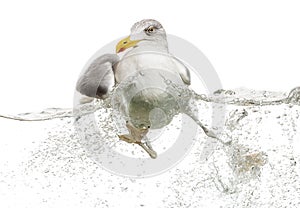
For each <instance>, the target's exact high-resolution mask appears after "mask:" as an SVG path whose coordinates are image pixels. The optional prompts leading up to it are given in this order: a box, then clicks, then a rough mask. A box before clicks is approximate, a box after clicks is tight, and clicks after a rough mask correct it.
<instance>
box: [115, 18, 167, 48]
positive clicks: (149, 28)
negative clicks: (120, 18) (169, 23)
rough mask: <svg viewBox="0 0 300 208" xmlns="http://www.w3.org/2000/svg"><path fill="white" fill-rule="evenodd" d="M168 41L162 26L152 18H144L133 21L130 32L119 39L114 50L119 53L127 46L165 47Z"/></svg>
mask: <svg viewBox="0 0 300 208" xmlns="http://www.w3.org/2000/svg"><path fill="white" fill-rule="evenodd" d="M167 47H168V43H167V38H166V32H165V30H164V28H163V26H162V25H161V24H160V23H159V22H158V21H157V20H153V19H144V20H141V21H139V22H137V23H135V24H134V25H133V26H132V28H131V34H130V35H129V36H128V37H126V38H124V39H122V40H121V41H119V43H118V44H117V46H116V52H117V53H120V52H122V51H125V50H126V49H129V48H145V50H151V49H167Z"/></svg>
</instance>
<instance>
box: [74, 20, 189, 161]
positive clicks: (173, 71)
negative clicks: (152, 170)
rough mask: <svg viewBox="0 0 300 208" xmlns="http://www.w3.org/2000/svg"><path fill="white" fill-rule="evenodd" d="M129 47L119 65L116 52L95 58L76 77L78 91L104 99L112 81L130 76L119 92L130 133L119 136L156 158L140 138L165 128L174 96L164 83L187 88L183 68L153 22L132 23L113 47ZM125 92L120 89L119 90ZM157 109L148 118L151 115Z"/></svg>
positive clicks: (162, 30) (149, 146)
mask: <svg viewBox="0 0 300 208" xmlns="http://www.w3.org/2000/svg"><path fill="white" fill-rule="evenodd" d="M128 48H131V50H130V51H129V52H127V53H126V54H124V56H123V57H122V59H121V60H120V61H118V59H119V58H118V56H117V55H116V54H105V55H103V56H101V57H99V58H97V59H96V60H95V61H94V62H93V63H92V64H91V65H90V66H89V68H88V69H87V71H86V72H85V73H84V74H83V75H82V76H81V77H80V78H79V80H78V82H77V86H76V89H77V90H78V91H79V92H80V93H81V94H83V95H85V96H88V97H94V98H105V97H106V95H107V93H108V91H109V90H110V89H111V86H113V85H114V84H115V82H116V84H120V83H122V82H124V81H126V79H127V78H128V77H130V76H133V77H135V78H136V79H135V81H133V83H130V85H129V86H126V87H125V88H124V89H121V93H120V96H119V97H120V110H121V111H122V113H123V114H124V117H126V118H127V119H128V120H126V121H127V124H126V126H127V129H128V130H129V134H128V135H121V136H119V138H120V139H122V140H124V141H127V142H129V143H137V144H139V145H140V146H141V147H142V148H143V149H145V150H146V151H147V152H148V153H149V155H150V156H151V157H152V158H155V157H156V153H155V151H154V150H153V149H152V148H151V145H149V144H147V145H146V146H145V145H144V144H143V143H142V142H141V140H142V139H143V138H144V137H146V134H147V132H148V129H149V128H150V127H151V128H161V127H163V126H165V125H167V124H169V123H170V122H171V120H172V118H173V116H174V112H175V111H176V109H178V104H177V101H176V98H175V97H176V96H175V97H174V95H172V93H170V92H168V91H166V89H167V87H168V84H167V83H166V80H169V82H172V83H174V84H178V85H182V86H185V85H189V84H190V73H189V70H188V69H187V67H186V66H185V65H184V64H183V63H182V62H181V61H179V60H178V59H176V58H175V57H174V56H172V55H171V54H169V51H168V42H167V37H166V33H165V30H164V29H163V27H162V25H161V24H160V23H159V22H157V21H156V20H142V21H140V22H138V23H136V24H134V25H133V27H132V28H131V35H130V36H129V37H127V38H125V39H123V40H121V41H120V42H119V43H118V45H117V46H116V51H117V53H119V52H122V51H124V50H127V49H128ZM122 90H123V91H122ZM153 109H160V111H156V112H158V114H164V115H165V117H164V118H163V117H161V115H154V116H153V115H152V117H154V118H156V119H154V121H155V122H153V119H152V122H151V118H150V117H151V111H152V110H153Z"/></svg>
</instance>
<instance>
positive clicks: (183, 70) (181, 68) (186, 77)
mask: <svg viewBox="0 0 300 208" xmlns="http://www.w3.org/2000/svg"><path fill="white" fill-rule="evenodd" d="M173 58H174V59H173V61H174V63H175V64H176V66H177V70H178V73H179V74H180V77H181V79H182V81H183V82H184V83H185V84H187V85H190V84H191V75H190V70H189V68H188V67H187V66H186V65H185V64H184V63H183V62H182V61H181V60H179V59H178V58H176V57H175V56H173Z"/></svg>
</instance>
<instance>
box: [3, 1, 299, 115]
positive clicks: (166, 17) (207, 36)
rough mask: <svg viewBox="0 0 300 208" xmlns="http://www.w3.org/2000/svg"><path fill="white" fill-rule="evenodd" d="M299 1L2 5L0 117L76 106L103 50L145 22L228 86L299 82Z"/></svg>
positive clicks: (279, 87)
mask: <svg viewBox="0 0 300 208" xmlns="http://www.w3.org/2000/svg"><path fill="white" fill-rule="evenodd" d="M299 11H300V3H299V1H296V0H295V1H283V0H282V1H275V0H270V1H262V0H252V1H241V0H235V1H233V0H226V1H216V0H210V1H162V0H158V1H157V0H151V1H150V0H148V1H141V0H136V1H132V0H126V1H99V0H97V1H74V0H72V1H58V0H55V1H54V0H52V1H49V2H46V1H32V0H30V1H1V3H0V28H1V31H0V57H1V59H0V93H1V102H0V114H1V113H13V114H14V113H21V112H27V111H39V110H42V109H43V108H47V107H71V106H72V99H73V92H74V86H75V83H76V80H77V78H78V75H79V73H80V71H81V70H82V68H83V66H84V65H85V63H86V62H87V60H88V59H89V58H90V57H91V56H92V55H93V54H94V53H95V52H96V51H97V50H98V49H100V48H101V47H102V46H103V45H105V44H107V43H109V42H110V41H112V40H114V39H116V38H119V37H122V36H125V35H128V34H129V32H130V27H131V26H132V24H133V23H135V22H136V21H139V20H141V19H144V18H154V19H157V20H159V21H160V22H161V23H162V24H163V26H164V27H165V29H166V31H167V33H169V34H174V35H177V36H179V37H182V38H184V39H186V40H188V41H190V42H192V43H193V44H194V45H195V46H197V47H198V48H199V49H200V50H201V51H202V52H203V53H204V54H205V55H206V56H207V58H208V59H209V60H210V61H211V63H212V64H213V66H214V67H215V70H216V71H217V73H218V74H219V76H220V78H221V81H222V84H223V86H224V88H226V89H229V88H237V87H248V88H252V89H262V90H274V91H288V90H290V89H291V88H293V87H295V86H298V85H299V76H298V74H299V73H298V71H299V69H300V61H299V55H300V26H299V25H300V12H299Z"/></svg>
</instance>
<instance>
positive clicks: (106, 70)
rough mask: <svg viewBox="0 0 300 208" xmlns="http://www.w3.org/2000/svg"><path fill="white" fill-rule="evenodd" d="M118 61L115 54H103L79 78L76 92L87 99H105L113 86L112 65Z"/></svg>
mask: <svg viewBox="0 0 300 208" xmlns="http://www.w3.org/2000/svg"><path fill="white" fill-rule="evenodd" d="M118 61H119V57H118V56H117V55H116V54H104V55H102V56H100V57H99V58H97V59H95V60H94V61H93V62H92V63H91V65H90V66H89V67H88V68H87V70H86V71H85V72H84V73H83V74H82V75H81V76H80V77H79V79H78V81H77V84H76V90H77V91H78V92H80V93H81V94H83V95H85V96H88V97H94V98H105V97H106V95H107V93H108V92H109V91H110V90H111V88H112V87H113V86H114V85H115V77H114V65H115V64H116V63H117V62H118Z"/></svg>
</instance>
